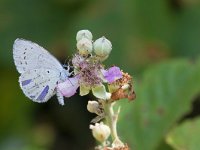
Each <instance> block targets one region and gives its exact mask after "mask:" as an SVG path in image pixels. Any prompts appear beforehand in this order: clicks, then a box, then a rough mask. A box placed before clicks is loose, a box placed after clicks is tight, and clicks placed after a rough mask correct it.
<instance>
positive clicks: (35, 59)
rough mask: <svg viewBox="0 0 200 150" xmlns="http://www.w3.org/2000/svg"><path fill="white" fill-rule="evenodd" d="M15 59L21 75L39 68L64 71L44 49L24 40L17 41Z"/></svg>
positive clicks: (14, 51) (14, 52)
mask: <svg viewBox="0 0 200 150" xmlns="http://www.w3.org/2000/svg"><path fill="white" fill-rule="evenodd" d="M13 57H14V62H15V65H16V67H17V70H18V72H19V73H23V72H25V71H27V70H32V69H39V68H48V69H54V70H59V71H60V70H62V69H63V67H62V65H61V64H60V63H59V61H57V59H56V58H55V57H54V56H53V55H51V54H50V53H49V52H48V51H46V50H45V49H44V48H43V47H41V46H39V45H38V44H36V43H33V42H31V41H27V40H24V39H16V40H15V42H14V45H13Z"/></svg>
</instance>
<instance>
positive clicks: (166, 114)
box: [120, 60, 200, 150]
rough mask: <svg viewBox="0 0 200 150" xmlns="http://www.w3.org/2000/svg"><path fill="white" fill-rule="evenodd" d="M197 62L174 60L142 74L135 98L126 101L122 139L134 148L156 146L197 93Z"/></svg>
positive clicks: (142, 149) (150, 149) (199, 78)
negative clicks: (141, 81) (132, 100)
mask: <svg viewBox="0 0 200 150" xmlns="http://www.w3.org/2000/svg"><path fill="white" fill-rule="evenodd" d="M199 62H200V61H199ZM199 62H198V63H191V62H189V61H188V60H176V61H172V62H166V63H162V64H159V65H157V66H154V67H153V68H152V69H149V70H148V71H146V72H145V73H144V77H143V83H141V84H140V88H138V89H137V90H136V91H137V94H138V95H137V97H138V98H137V100H136V101H135V102H134V104H131V105H130V104H129V105H128V104H127V106H126V108H125V109H126V110H125V111H122V114H123V115H122V119H121V120H120V123H121V128H120V129H121V130H120V131H122V132H121V133H123V135H124V140H125V141H127V142H128V143H130V144H131V146H132V147H133V148H134V147H135V148H136V149H140V150H146V149H148V150H154V149H156V148H157V147H158V145H159V143H160V142H161V140H162V138H164V137H165V135H166V134H167V132H168V131H169V129H170V127H172V125H173V124H175V123H176V122H177V121H178V119H180V118H181V117H182V115H183V114H184V113H186V112H187V111H189V109H190V104H191V100H192V99H193V98H194V97H195V96H197V94H198V93H199V92H200V86H199V83H200V63H199ZM128 129H130V130H128Z"/></svg>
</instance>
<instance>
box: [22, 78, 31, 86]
mask: <svg viewBox="0 0 200 150" xmlns="http://www.w3.org/2000/svg"><path fill="white" fill-rule="evenodd" d="M31 81H32V79H28V80H24V81H22V82H21V83H22V86H25V85H28V84H29V83H30V82H31Z"/></svg>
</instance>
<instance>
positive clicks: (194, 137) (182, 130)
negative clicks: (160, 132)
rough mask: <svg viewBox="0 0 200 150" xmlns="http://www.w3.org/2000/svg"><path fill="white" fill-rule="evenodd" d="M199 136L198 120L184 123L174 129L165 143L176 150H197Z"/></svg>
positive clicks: (199, 123)
mask: <svg viewBox="0 0 200 150" xmlns="http://www.w3.org/2000/svg"><path fill="white" fill-rule="evenodd" d="M199 134H200V119H199V118H198V119H194V120H189V121H185V122H184V123H183V124H181V125H180V126H178V127H175V128H174V129H173V130H172V131H170V133H169V134H168V136H167V143H169V144H170V145H172V147H174V148H175V149H176V150H198V149H199V147H200V143H199Z"/></svg>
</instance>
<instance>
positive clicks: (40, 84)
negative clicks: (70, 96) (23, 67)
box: [19, 68, 59, 103]
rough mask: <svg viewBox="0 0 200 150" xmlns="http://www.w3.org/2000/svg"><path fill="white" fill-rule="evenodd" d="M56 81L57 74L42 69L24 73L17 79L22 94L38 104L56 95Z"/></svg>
mask: <svg viewBox="0 0 200 150" xmlns="http://www.w3.org/2000/svg"><path fill="white" fill-rule="evenodd" d="M58 80H59V74H58V72H56V71H54V70H50V69H43V68H40V69H33V70H29V71H26V72H24V73H23V74H22V75H21V76H20V78H19V82H20V86H21V88H22V90H23V92H24V94H25V95H26V96H27V97H28V98H30V99H31V100H33V101H35V102H39V103H42V102H46V101H47V100H49V99H50V98H51V97H52V96H53V95H54V94H55V93H56V91H55V89H56V85H57V82H58Z"/></svg>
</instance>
